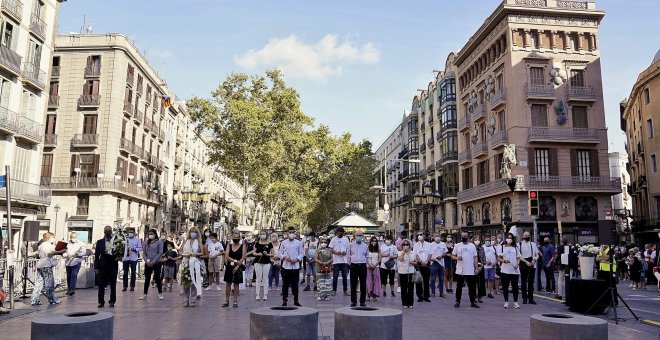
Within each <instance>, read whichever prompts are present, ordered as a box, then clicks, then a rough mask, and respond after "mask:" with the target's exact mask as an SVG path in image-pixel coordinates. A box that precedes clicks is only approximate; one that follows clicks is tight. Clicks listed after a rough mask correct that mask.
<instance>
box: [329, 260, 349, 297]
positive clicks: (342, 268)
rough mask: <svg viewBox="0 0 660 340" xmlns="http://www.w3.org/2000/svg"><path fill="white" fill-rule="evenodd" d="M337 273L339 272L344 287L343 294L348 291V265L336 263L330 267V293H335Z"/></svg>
mask: <svg viewBox="0 0 660 340" xmlns="http://www.w3.org/2000/svg"><path fill="white" fill-rule="evenodd" d="M339 272H341V279H342V284H343V287H344V292H346V291H347V290H348V279H347V277H348V263H336V264H333V265H332V291H333V292H336V291H337V281H338V279H339Z"/></svg>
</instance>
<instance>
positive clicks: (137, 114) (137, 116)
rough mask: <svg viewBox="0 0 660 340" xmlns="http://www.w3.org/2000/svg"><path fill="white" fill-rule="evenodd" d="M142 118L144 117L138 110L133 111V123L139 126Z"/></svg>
mask: <svg viewBox="0 0 660 340" xmlns="http://www.w3.org/2000/svg"><path fill="white" fill-rule="evenodd" d="M143 116H144V114H143V113H142V111H140V110H139V109H136V110H133V119H135V122H136V123H137V124H138V125H140V123H142V117H143Z"/></svg>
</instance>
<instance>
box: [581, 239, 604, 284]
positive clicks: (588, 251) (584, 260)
mask: <svg viewBox="0 0 660 340" xmlns="http://www.w3.org/2000/svg"><path fill="white" fill-rule="evenodd" d="M578 249H579V258H578V260H579V263H580V276H581V277H582V279H583V280H592V279H593V278H594V265H595V262H596V255H598V251H599V250H600V249H599V248H598V247H596V246H594V245H593V244H585V245H583V246H579V248H578Z"/></svg>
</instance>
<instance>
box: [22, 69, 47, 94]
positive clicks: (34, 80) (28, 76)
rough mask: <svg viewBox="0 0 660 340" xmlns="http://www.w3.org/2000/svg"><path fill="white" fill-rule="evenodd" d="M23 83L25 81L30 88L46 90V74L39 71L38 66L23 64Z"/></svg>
mask: <svg viewBox="0 0 660 340" xmlns="http://www.w3.org/2000/svg"><path fill="white" fill-rule="evenodd" d="M23 81H27V82H28V83H29V84H31V85H32V86H35V87H37V88H38V89H40V90H43V89H45V88H46V72H44V71H42V70H41V69H39V65H36V64H34V63H25V65H23Z"/></svg>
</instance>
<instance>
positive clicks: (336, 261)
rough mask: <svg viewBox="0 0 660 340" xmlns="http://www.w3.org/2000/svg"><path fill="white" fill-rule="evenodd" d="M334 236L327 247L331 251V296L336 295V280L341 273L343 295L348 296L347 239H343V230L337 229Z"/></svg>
mask: <svg viewBox="0 0 660 340" xmlns="http://www.w3.org/2000/svg"><path fill="white" fill-rule="evenodd" d="M336 235H337V236H335V237H333V238H332V239H331V240H330V244H328V247H329V248H330V249H331V250H332V254H333V256H332V295H333V296H334V295H336V294H337V280H338V279H339V273H340V272H341V278H342V286H343V288H344V295H349V294H348V279H347V276H348V257H347V256H346V254H347V253H348V238H346V237H344V228H342V227H338V228H337V230H336Z"/></svg>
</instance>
